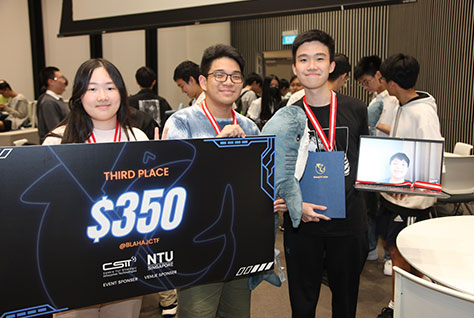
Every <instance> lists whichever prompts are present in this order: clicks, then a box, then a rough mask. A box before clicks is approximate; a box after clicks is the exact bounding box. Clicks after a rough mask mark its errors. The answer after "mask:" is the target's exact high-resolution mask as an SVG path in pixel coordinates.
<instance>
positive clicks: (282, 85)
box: [278, 78, 290, 89]
mask: <svg viewBox="0 0 474 318" xmlns="http://www.w3.org/2000/svg"><path fill="white" fill-rule="evenodd" d="M278 88H279V89H282V88H290V83H289V82H288V81H287V80H286V79H284V78H282V79H281V80H280V86H279V87H278Z"/></svg>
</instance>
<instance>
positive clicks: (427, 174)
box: [356, 136, 444, 186]
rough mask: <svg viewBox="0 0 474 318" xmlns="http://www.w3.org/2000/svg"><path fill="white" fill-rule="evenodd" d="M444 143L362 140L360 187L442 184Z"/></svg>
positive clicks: (359, 165)
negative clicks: (372, 185)
mask: <svg viewBox="0 0 474 318" xmlns="http://www.w3.org/2000/svg"><path fill="white" fill-rule="evenodd" d="M443 149H444V141H443V140H426V139H407V138H404V139H400V138H390V137H373V136H361V139H360V149H359V163H358V170H357V181H356V182H357V183H369V184H371V183H375V184H380V183H382V184H393V185H406V186H412V185H413V184H420V183H421V184H422V183H429V184H439V185H440V184H441V172H442V164H443V162H442V161H443Z"/></svg>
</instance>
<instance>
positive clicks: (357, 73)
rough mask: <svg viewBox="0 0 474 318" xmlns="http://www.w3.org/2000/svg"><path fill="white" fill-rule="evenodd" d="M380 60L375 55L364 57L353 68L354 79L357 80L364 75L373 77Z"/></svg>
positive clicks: (380, 62) (378, 67)
mask: <svg viewBox="0 0 474 318" xmlns="http://www.w3.org/2000/svg"><path fill="white" fill-rule="evenodd" d="M380 64H382V60H381V59H380V57H378V56H377V55H370V56H364V57H363V58H361V59H360V61H359V62H358V63H357V65H356V67H355V68H354V78H355V80H356V81H357V80H359V78H361V77H362V76H364V75H370V76H374V75H375V73H377V71H378V70H380Z"/></svg>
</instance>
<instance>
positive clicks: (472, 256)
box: [397, 215, 474, 295]
mask: <svg viewBox="0 0 474 318" xmlns="http://www.w3.org/2000/svg"><path fill="white" fill-rule="evenodd" d="M397 247H398V250H399V251H400V253H401V254H402V256H403V257H404V258H405V259H406V260H407V262H408V263H409V264H410V265H412V266H413V267H415V268H416V269H417V270H419V271H420V272H422V273H423V274H425V275H426V276H428V277H429V278H431V279H432V280H434V281H436V282H438V283H440V284H442V285H445V286H447V287H450V288H453V289H456V290H459V291H462V292H466V293H469V294H472V295H474V216H470V215H461V216H447V217H440V218H435V219H429V220H425V221H421V222H418V223H415V224H412V225H410V226H407V227H406V228H405V229H403V230H402V231H401V232H400V233H399V234H398V237H397Z"/></svg>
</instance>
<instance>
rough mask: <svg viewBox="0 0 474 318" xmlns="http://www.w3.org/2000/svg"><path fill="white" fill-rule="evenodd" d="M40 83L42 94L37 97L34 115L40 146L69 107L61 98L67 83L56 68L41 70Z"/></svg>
mask: <svg viewBox="0 0 474 318" xmlns="http://www.w3.org/2000/svg"><path fill="white" fill-rule="evenodd" d="M40 82H41V89H42V90H43V94H41V95H40V97H38V103H37V106H36V114H37V116H38V134H39V137H40V144H41V143H42V142H43V140H44V138H45V136H46V134H47V133H48V132H50V131H51V130H53V129H54V128H56V126H57V125H58V124H59V123H60V122H61V121H63V119H64V118H65V117H66V115H67V114H68V113H69V107H68V105H67V104H66V103H65V102H64V100H63V98H62V96H61V95H62V94H63V93H64V91H65V90H66V86H67V84H68V82H67V79H66V77H64V76H63V75H62V74H61V72H60V71H59V69H58V68H57V67H54V66H48V67H46V68H44V69H42V70H41V72H40Z"/></svg>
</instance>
